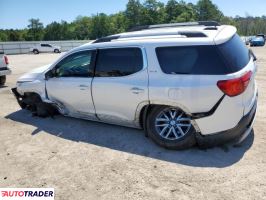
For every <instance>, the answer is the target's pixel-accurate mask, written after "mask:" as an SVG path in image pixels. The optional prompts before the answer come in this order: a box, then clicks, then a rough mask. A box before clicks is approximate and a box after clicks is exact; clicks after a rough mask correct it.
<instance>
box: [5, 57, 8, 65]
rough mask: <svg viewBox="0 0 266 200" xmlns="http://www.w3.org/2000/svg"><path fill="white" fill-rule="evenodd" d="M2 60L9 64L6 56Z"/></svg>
mask: <svg viewBox="0 0 266 200" xmlns="http://www.w3.org/2000/svg"><path fill="white" fill-rule="evenodd" d="M4 60H5V63H6V65H8V64H9V61H8V58H7V56H4Z"/></svg>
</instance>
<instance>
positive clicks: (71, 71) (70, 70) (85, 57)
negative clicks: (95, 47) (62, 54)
mask: <svg viewBox="0 0 266 200" xmlns="http://www.w3.org/2000/svg"><path fill="white" fill-rule="evenodd" d="M94 55H95V51H82V52H77V53H74V54H71V55H69V56H68V57H66V58H64V59H63V60H61V61H60V62H59V63H58V64H57V65H56V67H55V69H56V70H55V73H56V77H88V76H92V74H93V66H92V65H93V57H94Z"/></svg>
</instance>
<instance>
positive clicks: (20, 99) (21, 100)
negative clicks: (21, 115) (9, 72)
mask: <svg viewBox="0 0 266 200" xmlns="http://www.w3.org/2000/svg"><path fill="white" fill-rule="evenodd" d="M11 91H12V93H13V94H14V96H15V97H16V99H17V102H18V104H19V106H20V107H21V108H22V109H25V108H26V107H27V104H26V103H25V102H24V96H22V95H21V94H19V93H18V91H17V88H12V89H11Z"/></svg>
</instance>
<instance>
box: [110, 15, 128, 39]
mask: <svg viewBox="0 0 266 200" xmlns="http://www.w3.org/2000/svg"><path fill="white" fill-rule="evenodd" d="M109 17H110V23H111V30H110V32H111V34H114V33H121V32H125V31H126V30H127V28H128V23H127V18H126V16H125V14H124V13H123V12H119V13H117V14H114V15H110V16H109Z"/></svg>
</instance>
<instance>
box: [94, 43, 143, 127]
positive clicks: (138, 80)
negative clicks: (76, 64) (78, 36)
mask: <svg viewBox="0 0 266 200" xmlns="http://www.w3.org/2000/svg"><path fill="white" fill-rule="evenodd" d="M143 52H144V50H143V49H141V48H137V47H128V48H108V49H99V50H98V53H97V62H96V68H95V77H94V79H93V83H92V96H93V100H94V105H95V110H96V114H97V116H98V118H99V119H101V120H102V121H106V122H109V123H116V124H122V125H133V124H134V120H135V113H136V109H137V107H138V105H139V104H140V103H142V102H144V101H147V100H148V73H147V67H146V62H145V59H144V58H145V57H144V55H143Z"/></svg>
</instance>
